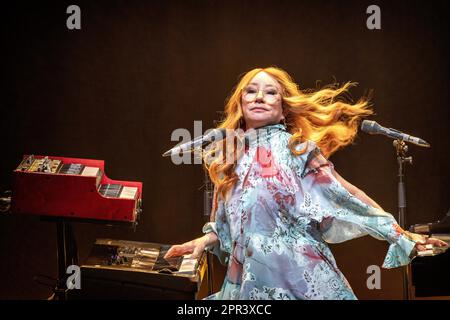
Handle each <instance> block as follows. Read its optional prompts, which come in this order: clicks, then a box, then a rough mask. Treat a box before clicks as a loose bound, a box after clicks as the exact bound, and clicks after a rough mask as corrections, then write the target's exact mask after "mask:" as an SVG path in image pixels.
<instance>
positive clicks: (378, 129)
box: [361, 120, 430, 148]
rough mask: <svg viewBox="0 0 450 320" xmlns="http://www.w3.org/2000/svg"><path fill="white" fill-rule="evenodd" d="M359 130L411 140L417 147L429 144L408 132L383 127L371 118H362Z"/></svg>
mask: <svg viewBox="0 0 450 320" xmlns="http://www.w3.org/2000/svg"><path fill="white" fill-rule="evenodd" d="M361 130H362V131H364V132H367V133H368V134H382V135H385V136H388V137H389V138H392V139H400V140H403V141H406V142H411V143H413V144H415V145H418V146H419V147H427V148H428V147H430V144H429V143H428V142H426V141H425V140H423V139H420V138H417V137H413V136H410V135H409V134H406V133H403V132H400V131H398V130H395V129H392V128H385V127H383V126H380V125H379V124H378V123H376V122H375V121H371V120H364V121H363V122H362V123H361Z"/></svg>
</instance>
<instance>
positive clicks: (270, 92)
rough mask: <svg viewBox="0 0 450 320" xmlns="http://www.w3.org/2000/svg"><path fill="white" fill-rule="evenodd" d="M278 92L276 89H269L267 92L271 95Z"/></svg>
mask: <svg viewBox="0 0 450 320" xmlns="http://www.w3.org/2000/svg"><path fill="white" fill-rule="evenodd" d="M277 93H278V92H276V91H275V90H269V91H266V94H270V95H276V94H277Z"/></svg>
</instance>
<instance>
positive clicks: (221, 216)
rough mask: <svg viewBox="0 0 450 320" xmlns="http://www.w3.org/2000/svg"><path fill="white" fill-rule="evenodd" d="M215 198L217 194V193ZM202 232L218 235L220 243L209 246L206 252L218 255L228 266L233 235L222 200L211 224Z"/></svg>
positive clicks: (207, 224) (222, 262) (205, 226)
mask: <svg viewBox="0 0 450 320" xmlns="http://www.w3.org/2000/svg"><path fill="white" fill-rule="evenodd" d="M214 196H217V194H216V193H215V194H214ZM202 231H203V233H205V234H206V233H209V232H214V233H215V234H216V235H217V238H218V240H219V241H218V243H216V244H214V245H211V246H208V247H207V248H206V250H207V251H210V252H211V253H213V254H214V255H216V256H217V257H218V258H219V261H220V263H221V264H222V265H227V263H228V259H229V256H230V253H231V235H230V227H229V225H228V220H227V217H226V215H225V207H224V203H223V201H222V200H219V201H218V203H217V208H216V210H215V211H214V214H213V215H212V219H211V222H207V223H206V224H205V225H204V226H203V229H202Z"/></svg>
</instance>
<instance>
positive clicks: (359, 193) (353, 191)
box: [333, 169, 384, 211]
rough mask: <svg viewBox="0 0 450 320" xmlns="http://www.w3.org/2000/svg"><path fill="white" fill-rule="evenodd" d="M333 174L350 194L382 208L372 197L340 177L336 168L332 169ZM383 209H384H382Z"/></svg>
mask: <svg viewBox="0 0 450 320" xmlns="http://www.w3.org/2000/svg"><path fill="white" fill-rule="evenodd" d="M333 175H334V176H335V177H336V179H337V180H338V181H339V182H340V183H341V184H342V186H343V187H344V188H345V189H347V190H348V192H350V193H351V194H352V195H354V196H355V197H356V198H358V199H359V200H361V201H362V202H364V203H365V204H368V205H370V206H372V207H375V208H377V209H380V210H383V208H381V206H380V205H379V204H378V203H376V202H375V201H374V200H373V199H372V198H370V197H369V196H368V195H367V194H365V192H364V191H362V190H361V189H358V188H357V187H355V186H354V185H352V184H351V183H350V182H348V181H347V180H345V179H344V178H342V177H341V176H340V175H339V173H337V172H336V170H334V169H333ZM383 211H384V210H383Z"/></svg>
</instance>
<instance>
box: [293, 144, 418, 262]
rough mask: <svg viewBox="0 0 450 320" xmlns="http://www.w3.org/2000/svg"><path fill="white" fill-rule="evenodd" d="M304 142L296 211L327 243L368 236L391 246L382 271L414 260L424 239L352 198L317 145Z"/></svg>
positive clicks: (387, 216) (381, 212)
mask: <svg viewBox="0 0 450 320" xmlns="http://www.w3.org/2000/svg"><path fill="white" fill-rule="evenodd" d="M305 143H307V149H306V152H305V153H304V154H302V155H301V156H299V157H297V158H298V166H297V168H298V169H297V170H298V172H297V173H298V175H299V176H300V178H301V180H302V189H303V192H304V201H303V203H302V204H301V205H300V208H299V209H300V211H303V212H306V213H307V214H308V215H309V216H310V218H311V219H312V220H316V221H317V222H318V225H319V229H320V231H321V233H322V237H323V239H324V240H325V241H326V242H328V243H340V242H343V241H347V240H350V239H354V238H358V237H362V236H364V235H370V236H372V237H374V238H376V239H379V240H386V241H388V242H389V244H390V246H389V249H388V252H387V255H386V257H385V260H384V263H383V268H387V269H388V268H396V267H400V266H403V265H406V264H408V263H409V262H410V261H411V259H412V258H413V257H414V254H415V250H414V247H415V243H416V242H417V241H422V240H423V239H422V238H421V236H419V235H417V234H412V233H409V232H407V231H404V230H403V229H402V228H400V226H399V225H398V224H397V222H396V220H395V219H394V217H393V216H392V214H390V213H387V212H384V211H382V210H380V209H377V208H374V207H372V206H369V205H367V204H365V203H363V202H362V201H360V200H359V199H358V198H356V197H354V196H353V195H352V194H351V193H350V192H348V191H347V189H345V188H344V187H343V186H342V184H341V183H340V182H339V181H338V180H337V179H336V178H335V176H334V175H333V172H332V170H333V164H332V163H331V162H330V161H328V160H327V159H326V158H325V157H324V156H323V154H322V153H321V151H320V149H319V148H318V147H317V146H316V144H315V143H314V142H312V141H307V142H305ZM302 145H303V144H302ZM302 145H300V146H302Z"/></svg>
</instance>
